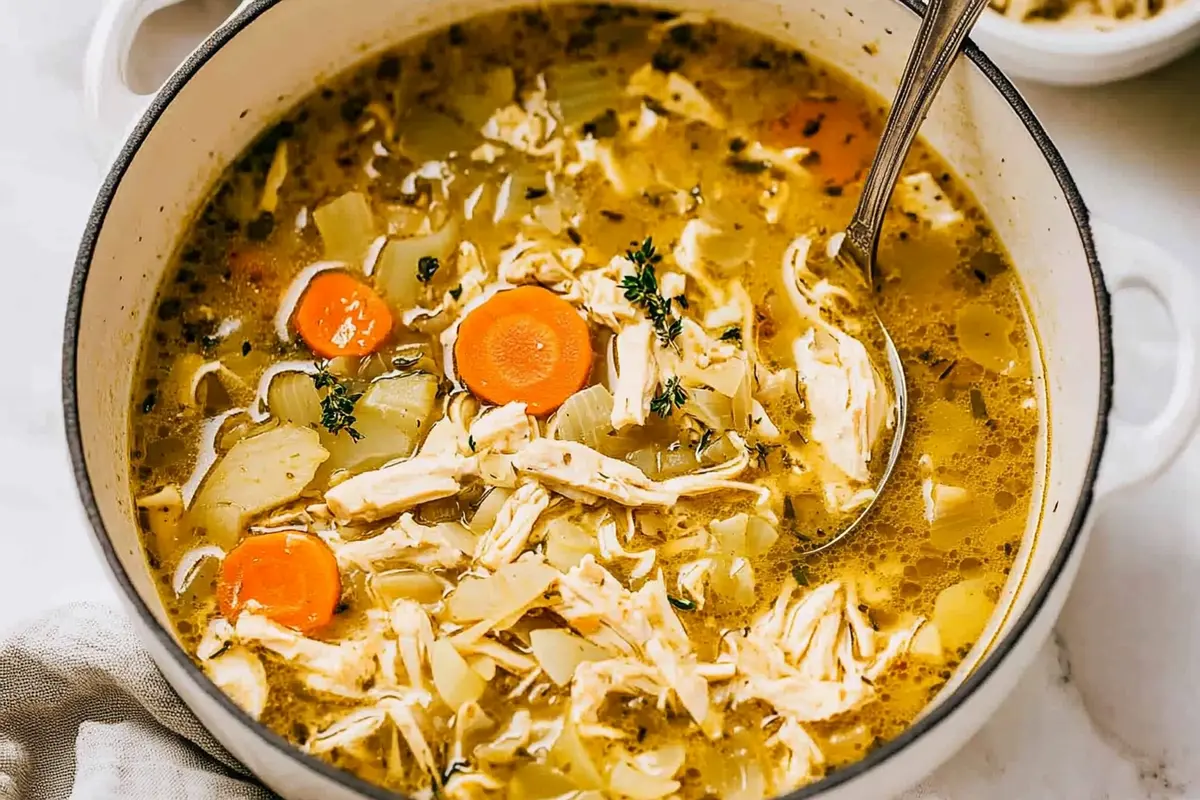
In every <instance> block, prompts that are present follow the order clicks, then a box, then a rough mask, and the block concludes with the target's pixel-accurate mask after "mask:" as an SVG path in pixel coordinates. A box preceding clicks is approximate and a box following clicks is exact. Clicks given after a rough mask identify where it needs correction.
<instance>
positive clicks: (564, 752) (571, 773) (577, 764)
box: [549, 717, 605, 791]
mask: <svg viewBox="0 0 1200 800" xmlns="http://www.w3.org/2000/svg"><path fill="white" fill-rule="evenodd" d="M549 761H550V763H551V764H552V765H554V766H555V767H558V768H559V769H561V770H563V771H564V772H565V773H566V774H567V776H568V778H569V779H570V781H571V782H572V783H574V784H575V785H576V786H578V787H579V788H580V789H589V790H594V791H600V790H602V789H604V788H605V784H604V778H603V776H601V774H600V770H599V769H598V768H597V767H596V762H595V761H593V760H592V756H591V753H589V752H588V749H587V745H586V744H584V742H583V738H582V737H581V736H580V735H579V731H578V730H577V729H576V728H575V724H574V723H573V722H571V720H570V718H569V717H568V718H567V719H565V720H564V721H563V727H562V731H561V732H560V733H559V734H558V738H557V739H556V740H555V741H554V746H553V747H551V748H550V754H549Z"/></svg>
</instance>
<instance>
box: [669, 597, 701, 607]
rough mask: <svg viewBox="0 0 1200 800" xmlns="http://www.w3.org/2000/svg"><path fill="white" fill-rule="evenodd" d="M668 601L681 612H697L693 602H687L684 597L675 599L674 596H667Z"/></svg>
mask: <svg viewBox="0 0 1200 800" xmlns="http://www.w3.org/2000/svg"><path fill="white" fill-rule="evenodd" d="M667 601H668V602H669V603H670V604H671V605H672V606H674V607H675V608H678V609H679V610H680V611H695V610H696V604H695V603H693V602H692V601H691V600H687V599H685V598H682V597H675V596H674V595H667Z"/></svg>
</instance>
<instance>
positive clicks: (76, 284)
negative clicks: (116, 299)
mask: <svg viewBox="0 0 1200 800" xmlns="http://www.w3.org/2000/svg"><path fill="white" fill-rule="evenodd" d="M281 1H282V0H254V2H252V3H251V4H250V5H248V6H247V7H246V8H244V9H243V10H241V11H240V12H239V13H238V14H237V15H236V16H235V17H234V18H233V19H232V20H231V21H230V22H229V23H227V24H226V25H224V26H223V27H222V28H221V29H220V30H218V31H217V32H216V33H215V34H213V35H212V36H211V37H209V38H208V39H207V40H206V41H205V42H204V43H203V44H202V45H200V47H199V48H198V49H197V50H196V51H195V52H194V53H193V54H192V55H191V56H190V57H189V58H188V59H187V61H186V62H184V64H183V65H182V66H181V67H180V68H179V69H178V70H177V71H176V72H175V73H174V74H173V75H172V76H171V77H170V78H169V79H168V80H167V82H166V83H165V84H164V85H163V87H162V89H160V90H159V92H158V94H157V95H156V96H155V97H154V99H153V101H152V102H151V103H150V106H149V108H148V109H147V111H146V112H145V114H144V115H143V116H142V119H141V120H140V121H139V123H138V125H137V127H136V128H135V129H134V131H133V133H132V134H130V136H129V138H128V139H127V140H126V142H125V144H124V146H123V148H122V149H121V152H120V154H119V155H118V156H117V158H116V161H115V163H114V164H113V166H112V168H111V170H110V171H109V173H108V175H107V177H106V179H105V181H104V183H103V185H102V186H101V189H100V192H99V195H98V197H97V199H96V202H95V204H94V206H93V208H92V211H91V215H90V217H89V218H88V222H87V226H86V228H85V230H84V234H83V239H82V242H81V244H80V247H79V252H78V255H77V257H76V261H75V270H74V274H73V276H72V279H71V286H70V294H69V298H68V302H67V314H66V329H65V336H64V339H63V355H62V358H63V362H62V392H63V395H62V403H63V414H64V420H65V425H66V434H67V444H68V447H69V450H70V454H71V464H72V470H73V473H74V476H75V482H76V485H77V487H78V490H79V495H80V499H81V501H82V503H83V506H84V509H85V511H86V512H87V516H88V520H89V522H90V523H91V528H92V532H93V535H94V536H95V539H96V542H97V544H98V546H99V548H100V551H101V553H102V554H103V556H104V559H105V561H106V562H107V563H108V567H109V570H110V572H111V573H112V575H113V577H114V579H115V580H116V582H117V584H118V585H119V587H120V589H121V591H122V593H123V594H124V595H125V599H126V600H127V601H128V603H129V604H130V606H131V607H132V608H133V610H134V611H135V612H136V613H137V615H138V616H139V618H140V619H141V621H142V622H143V624H144V627H145V629H146V630H148V631H149V632H150V634H151V635H152V636H153V637H154V638H155V640H156V641H157V643H158V644H159V645H160V646H161V648H162V650H163V651H164V652H165V653H167V655H168V657H169V658H171V660H172V661H173V662H174V663H175V666H176V667H178V668H179V669H180V670H182V671H183V672H184V673H185V674H186V675H187V676H188V678H189V680H190V681H191V682H192V684H193V685H194V686H195V687H196V688H197V689H199V690H200V691H202V692H204V693H205V695H206V696H207V697H208V699H209V700H211V701H212V702H214V703H216V704H217V705H218V706H220V707H221V709H222V710H223V711H225V712H226V713H228V714H230V715H232V716H233V717H234V718H235V719H237V720H238V721H240V722H241V724H242V725H243V726H244V727H246V728H247V729H249V730H251V731H253V732H254V733H256V734H257V735H258V737H259V738H260V739H261V740H262V741H263V742H264V743H265V744H267V745H268V746H270V747H271V748H273V749H274V750H276V751H278V752H279V753H280V754H281V755H284V756H287V757H289V758H293V759H295V760H296V761H298V762H299V763H300V764H301V765H303V767H305V768H306V769H308V770H311V771H312V772H315V773H317V774H318V775H320V776H321V777H323V778H324V779H326V780H329V781H332V782H333V783H336V784H339V785H340V786H341V787H342V788H344V789H347V790H350V791H353V792H357V793H358V794H360V795H361V796H363V797H366V798H372V800H396V798H397V797H399V795H397V794H395V793H393V792H389V791H387V790H385V789H382V788H380V787H378V786H375V785H373V784H370V783H367V782H366V781H363V780H361V779H359V778H356V777H354V776H353V775H351V774H350V773H348V772H344V771H342V770H340V769H338V768H336V767H333V766H331V765H329V764H327V763H326V762H324V761H321V760H320V759H318V758H316V757H314V756H312V755H309V754H308V753H305V752H303V751H302V750H300V749H299V748H298V747H296V746H295V745H293V744H291V743H290V742H288V741H287V740H286V739H284V738H283V737H281V736H279V735H278V734H276V733H275V732H273V731H271V730H270V729H268V728H267V727H266V726H264V725H263V724H262V723H260V722H258V721H257V720H255V719H253V718H252V717H250V716H249V715H248V714H246V713H245V712H244V711H242V709H241V708H240V707H238V706H237V705H236V704H235V703H233V701H231V700H230V699H229V698H228V697H227V696H226V695H225V694H224V693H223V692H222V691H221V690H220V689H218V688H217V687H216V685H215V684H213V683H212V681H211V680H209V678H208V676H207V675H206V674H205V673H204V672H203V670H201V669H200V668H199V667H198V666H197V665H196V664H195V663H194V662H193V661H192V659H191V658H190V657H189V656H188V655H187V653H185V652H184V651H183V650H182V648H180V647H179V646H178V645H177V644H176V643H175V640H174V638H173V637H172V635H171V634H170V633H169V632H168V631H167V630H166V629H165V628H163V627H162V626H161V625H159V623H158V621H157V619H156V618H155V616H154V614H153V612H152V611H151V610H150V607H149V606H148V605H147V603H146V602H145V600H143V599H142V597H141V596H140V595H139V594H138V593H137V591H136V589H135V588H134V585H133V582H132V580H131V579H130V576H129V575H128V574H127V573H126V572H125V569H124V567H123V566H122V564H121V560H120V558H119V557H118V555H117V552H116V549H115V547H114V546H113V544H112V541H111V540H110V539H109V537H108V533H107V531H106V529H105V527H104V522H103V520H102V519H101V517H100V511H99V507H98V505H97V502H96V497H95V491H94V487H93V485H92V481H91V478H90V476H89V474H88V469H87V463H86V459H85V458H84V452H83V436H82V432H81V430H80V423H79V407H78V402H79V397H78V393H77V390H76V379H77V375H76V361H77V351H78V345H79V335H80V314H81V312H82V306H83V296H84V291H85V288H86V285H87V278H88V272H89V270H90V268H91V262H92V256H93V253H94V251H95V248H96V244H97V241H98V240H99V237H100V231H101V228H102V227H103V225H104V220H105V217H106V215H107V213H108V209H109V206H110V205H111V203H112V201H113V198H114V197H115V196H116V193H117V190H118V188H119V186H120V183H121V179H122V177H123V176H124V174H125V172H126V171H127V170H128V168H129V166H130V164H131V163H132V162H133V160H134V158H135V157H136V156H137V154H138V151H139V150H140V148H141V146H142V144H143V143H144V142H145V140H146V138H147V137H148V136H149V134H150V132H151V131H152V130H153V128H154V126H155V124H156V123H157V121H158V119H159V118H160V117H161V116H162V115H163V113H164V112H165V110H166V109H167V107H168V106H169V105H170V104H171V102H172V100H174V98H175V97H176V96H177V95H178V94H179V92H180V91H181V90H182V89H183V87H184V86H185V85H186V84H187V83H188V81H189V80H191V78H192V77H193V76H194V75H196V73H197V72H199V71H200V70H201V68H203V66H204V65H205V64H206V63H207V62H208V60H209V59H210V58H212V57H213V56H214V55H215V54H216V53H217V51H219V50H220V49H221V47H223V46H224V45H225V44H226V43H227V42H229V41H230V40H231V39H232V38H233V37H234V36H236V35H237V34H238V33H239V32H240V31H242V30H244V29H245V28H246V27H247V26H248V25H250V24H251V23H253V22H254V21H255V20H256V19H258V18H259V17H260V16H261V15H262V14H264V13H266V12H267V11H269V10H270V9H271V8H272V7H274V6H275V5H276V4H278V3H279V2H281ZM896 1H897V2H899V3H901V4H902V5H904V6H906V7H907V8H908V9H909V10H910V11H912V12H913V13H914V14H916V15H918V16H919V15H921V14H923V13H924V9H925V6H924V4H923V3H922V2H920V0H896ZM964 55H965V56H966V58H968V59H969V60H970V61H971V62H972V64H973V65H974V66H975V68H976V69H978V70H979V72H981V73H982V74H983V75H984V76H985V77H986V78H987V79H988V80H989V81H990V82H991V84H992V86H993V87H994V88H995V89H996V91H997V92H999V93H1000V95H1001V96H1002V97H1003V98H1004V99H1005V100H1006V101H1007V102H1008V104H1009V106H1011V108H1012V110H1013V112H1014V113H1015V114H1016V115H1017V117H1018V118H1019V119H1020V120H1021V122H1022V123H1024V125H1025V128H1026V130H1027V131H1028V132H1029V135H1030V136H1031V137H1032V138H1033V140H1034V142H1035V143H1036V144H1037V145H1038V148H1039V149H1040V150H1041V151H1042V154H1043V156H1044V157H1045V159H1046V162H1047V163H1048V164H1049V165H1050V168H1051V170H1052V171H1053V172H1054V175H1055V177H1056V178H1057V179H1058V183H1059V185H1060V187H1061V188H1062V191H1063V196H1064V199H1065V200H1066V203H1067V205H1068V206H1069V207H1070V209H1071V213H1072V215H1073V216H1074V218H1075V223H1076V226H1077V227H1078V230H1079V236H1080V240H1081V242H1082V244H1083V249H1084V253H1085V255H1086V257H1087V264H1088V269H1089V270H1090V271H1091V278H1092V287H1093V291H1094V294H1095V302H1096V313H1097V318H1098V320H1099V334H1100V342H1099V344H1100V404H1099V413H1098V415H1097V418H1096V428H1095V437H1094V439H1093V441H1092V447H1091V452H1090V453H1089V455H1088V467H1087V472H1086V477H1085V480H1084V484H1083V487H1082V489H1081V491H1080V495H1079V499H1078V502H1077V503H1076V506H1075V510H1074V512H1073V513H1072V515H1071V519H1070V521H1069V522H1068V524H1067V529H1066V532H1065V534H1064V538H1063V541H1062V543H1061V544H1060V545H1059V547H1058V551H1057V552H1056V553H1055V556H1054V559H1053V561H1052V562H1051V564H1050V567H1049V569H1048V571H1047V573H1046V576H1045V578H1044V579H1043V580H1042V582H1041V584H1040V585H1039V586H1038V587H1037V588H1036V590H1034V592H1033V595H1032V598H1031V601H1030V603H1029V606H1028V607H1027V608H1026V609H1025V611H1024V612H1022V614H1021V615H1020V616H1019V617H1018V618H1017V619H1016V620H1015V621H1014V623H1013V625H1012V628H1011V629H1010V630H1009V632H1008V633H1007V634H1006V635H1005V636H1004V638H1003V639H1001V640H1000V641H999V642H998V643H997V644H996V646H995V647H994V648H993V649H992V650H991V652H989V653H988V654H987V655H986V656H985V657H984V659H983V660H982V661H981V662H980V663H979V664H978V665H977V666H976V668H975V670H974V671H973V672H972V673H971V674H970V675H969V676H967V678H966V679H965V680H964V681H963V682H962V683H961V684H960V685H959V686H958V687H957V688H956V689H955V690H954V691H953V692H952V693H951V694H950V696H949V697H946V698H944V699H943V700H942V701H941V702H940V703H939V704H938V705H937V706H936V707H934V708H932V709H931V710H930V711H929V712H928V713H927V714H926V715H925V716H924V717H922V718H920V719H919V720H917V721H916V722H915V723H913V725H912V726H911V727H909V728H908V729H907V730H906V731H904V733H902V734H900V735H899V736H897V737H896V738H895V739H892V740H890V741H888V742H886V743H885V744H883V745H881V746H879V747H878V748H876V749H875V750H873V751H872V752H871V753H869V754H868V755H867V756H865V757H864V758H863V759H862V760H861V761H858V762H856V763H854V764H852V765H850V766H848V767H845V768H843V769H839V770H837V771H835V772H833V773H831V774H829V775H828V776H826V777H825V778H823V779H821V780H819V781H817V782H815V783H812V784H810V785H808V786H805V787H803V788H801V789H799V790H797V791H795V792H792V793H791V794H789V795H787V796H786V798H785V800H807V799H808V798H815V797H817V796H818V795H820V794H822V793H823V792H826V791H830V790H833V789H835V788H837V787H840V786H842V785H843V784H847V783H849V782H851V781H853V780H855V779H856V778H858V777H860V776H862V775H863V774H865V773H867V772H868V771H870V770H872V769H874V768H875V767H878V766H880V765H882V764H883V763H885V762H887V761H890V760H891V759H893V758H895V757H897V756H899V755H901V754H902V753H904V751H905V750H907V749H908V748H909V747H910V746H911V745H912V744H913V743H914V742H916V741H917V740H918V739H919V738H921V737H922V736H924V735H925V734H927V733H929V732H930V731H932V730H933V729H934V728H936V727H937V726H938V725H940V724H941V723H942V722H943V721H945V720H946V719H947V718H948V717H949V716H950V715H951V714H953V713H954V712H955V711H956V710H958V708H959V707H960V706H962V705H963V704H964V703H966V702H967V701H968V700H969V699H970V698H971V697H972V696H974V695H975V694H976V692H977V691H978V690H979V689H980V687H982V686H983V685H984V684H985V683H986V682H987V681H988V680H989V679H990V678H991V677H992V676H993V674H994V673H995V672H996V671H997V670H998V669H999V668H1000V666H1001V664H1002V663H1003V662H1004V661H1005V659H1006V658H1007V656H1008V654H1009V653H1010V652H1011V651H1012V650H1013V649H1014V648H1015V647H1016V646H1017V644H1018V643H1019V642H1020V641H1021V640H1022V638H1023V637H1024V635H1025V634H1026V632H1027V631H1028V630H1029V628H1030V626H1031V625H1032V624H1033V622H1034V620H1035V619H1036V618H1037V617H1038V615H1039V614H1040V613H1041V611H1042V608H1043V606H1044V605H1045V603H1046V600H1047V598H1048V596H1049V595H1050V592H1051V591H1052V590H1053V588H1054V587H1055V586H1056V585H1057V584H1058V581H1059V578H1060V577H1061V576H1062V574H1063V571H1064V569H1065V568H1066V566H1067V564H1068V563H1069V561H1070V559H1071V556H1072V554H1073V553H1074V552H1075V550H1076V548H1077V547H1078V546H1079V544H1080V542H1081V540H1082V533H1083V528H1084V522H1085V520H1086V518H1087V514H1088V511H1089V509H1090V508H1091V504H1092V499H1093V489H1094V485H1095V482H1096V475H1097V471H1098V469H1099V465H1100V458H1101V455H1102V453H1103V452H1104V443H1105V441H1106V439H1107V434H1108V413H1109V410H1110V408H1111V404H1112V390H1113V360H1112V320H1111V315H1110V310H1109V296H1108V291H1107V289H1106V288H1105V284H1104V278H1103V275H1102V274H1101V271H1100V263H1099V260H1098V258H1097V256H1096V249H1095V244H1094V242H1093V240H1092V230H1091V225H1090V222H1089V215H1088V210H1087V206H1086V205H1085V204H1084V202H1083V198H1082V197H1081V196H1080V193H1079V189H1078V187H1077V186H1076V184H1075V181H1074V179H1073V178H1072V177H1071V174H1070V172H1069V171H1068V169H1067V166H1066V163H1065V162H1064V161H1063V158H1062V156H1061V154H1060V153H1059V151H1058V149H1057V148H1056V147H1055V146H1054V144H1053V142H1051V140H1050V137H1049V136H1048V135H1047V133H1046V131H1045V129H1044V128H1043V127H1042V125H1041V123H1039V122H1038V120H1037V118H1036V117H1035V116H1034V113H1033V111H1032V110H1031V109H1030V108H1029V106H1028V105H1027V104H1026V103H1025V100H1024V99H1023V98H1022V97H1021V95H1020V93H1019V92H1018V91H1017V89H1016V87H1015V86H1013V84H1012V83H1011V82H1010V81H1009V80H1008V78H1006V77H1005V76H1004V74H1003V73H1002V72H1001V71H1000V70H999V69H998V68H997V67H996V65H995V64H993V63H992V61H991V60H990V59H989V58H988V57H987V56H985V55H984V54H983V52H982V51H980V50H979V48H978V47H977V46H976V45H975V44H974V43H973V42H968V44H967V45H966V47H965V49H964Z"/></svg>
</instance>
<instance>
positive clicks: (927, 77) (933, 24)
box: [806, 0, 988, 553]
mask: <svg viewBox="0 0 1200 800" xmlns="http://www.w3.org/2000/svg"><path fill="white" fill-rule="evenodd" d="M987 5H988V0H930V1H929V4H928V6H927V7H926V10H925V16H924V18H922V20H921V27H920V30H918V31H917V39H916V41H915V42H914V43H913V48H912V52H911V53H909V56H908V64H907V65H906V66H905V67H904V75H903V76H902V77H901V78H900V86H899V88H898V89H897V90H896V97H895V99H894V100H893V101H892V108H891V111H890V112H888V118H887V123H886V124H885V125H884V128H883V136H882V138H881V139H880V141H879V148H878V149H877V150H876V151H875V160H874V161H873V162H872V163H871V170H870V171H869V172H868V173H867V179H866V182H865V183H864V185H863V191H862V196H861V197H860V198H859V200H858V207H857V208H856V209H855V210H854V216H853V217H851V218H850V224H849V225H847V226H846V236H845V237H844V238H843V239H842V243H841V246H840V247H839V248H838V253H837V260H838V262H839V263H840V264H842V265H844V266H849V267H852V268H854V269H856V270H859V271H861V273H862V275H863V277H864V278H865V279H866V285H867V286H868V287H871V286H873V285H874V277H875V255H876V251H877V250H878V249H879V233H880V230H881V229H882V228H883V218H884V214H885V213H886V211H887V205H888V201H889V200H890V199H891V197H892V190H893V189H894V188H895V187H896V180H897V178H899V177H900V169H901V167H902V166H903V165H904V159H905V158H906V157H907V156H908V151H909V150H910V149H911V148H912V143H913V141H914V140H915V139H916V138H917V130H918V129H919V128H920V127H921V123H922V122H924V121H925V115H926V114H927V113H928V112H929V106H930V105H931V104H932V103H933V98H934V97H935V96H937V93H938V90H939V89H941V88H942V84H943V83H944V82H945V80H946V76H947V75H948V74H950V67H951V66H953V64H954V59H955V58H956V57H957V56H958V52H959V50H960V49H961V48H962V45H963V42H964V41H965V40H966V38H967V33H968V32H970V30H971V28H972V27H974V25H975V22H976V20H978V19H979V15H980V14H981V13H983V9H984V8H986V7H987ZM869 317H870V319H873V320H874V323H875V327H876V330H875V331H874V333H876V334H878V335H877V336H876V337H873V338H876V339H877V340H878V342H879V343H880V344H882V348H883V350H884V352H885V354H886V356H887V362H888V370H889V371H890V372H891V378H892V391H893V394H894V395H895V398H894V399H895V403H896V418H895V424H894V428H893V434H892V445H891V450H890V451H889V452H888V460H887V466H886V467H885V468H884V470H883V474H882V475H881V476H880V478H879V482H878V483H877V484H876V487H875V497H874V498H873V499H872V500H871V502H870V503H868V504H867V505H866V507H864V508H863V509H862V511H861V512H860V513H859V514H858V516H857V517H855V518H854V521H853V522H851V523H850V524H849V525H847V526H846V527H845V528H844V529H842V530H841V531H840V532H838V533H837V535H835V536H833V537H832V538H830V539H828V540H826V541H822V542H820V543H819V544H817V546H815V547H813V548H812V549H810V550H808V551H806V552H808V553H815V552H817V551H819V550H824V549H825V548H827V547H830V546H832V545H833V544H835V543H837V542H839V541H841V540H842V539H844V538H846V537H847V536H849V535H850V534H851V533H853V532H854V531H855V530H856V529H857V528H858V527H859V526H860V525H861V524H862V522H863V520H864V519H866V517H867V515H868V514H870V513H871V509H873V508H874V507H875V504H876V503H877V502H879V497H880V496H881V495H882V493H883V488H884V486H885V485H886V484H887V482H888V480H889V479H890V478H891V477H892V470H893V469H894V468H895V466H896V461H897V460H898V459H899V458H900V450H901V447H902V446H903V444H904V428H905V423H906V422H907V420H908V384H907V383H906V382H905V379H904V364H903V363H902V362H901V361H900V353H899V352H898V351H897V350H896V343H895V342H893V341H892V337H891V335H890V334H889V333H888V331H887V328H886V327H884V324H883V322H882V321H881V320H880V319H879V317H878V315H876V314H875V313H874V312H872V313H871V314H870V315H869ZM867 324H868V325H870V321H869V320H868V321H867Z"/></svg>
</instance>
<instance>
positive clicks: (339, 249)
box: [313, 192, 378, 264]
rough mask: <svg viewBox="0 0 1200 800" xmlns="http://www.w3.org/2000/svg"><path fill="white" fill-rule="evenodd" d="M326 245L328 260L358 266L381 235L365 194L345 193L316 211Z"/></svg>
mask: <svg viewBox="0 0 1200 800" xmlns="http://www.w3.org/2000/svg"><path fill="white" fill-rule="evenodd" d="M313 221H314V222H315V223H316V224H317V230H319V231H320V232H321V241H323V242H324V243H325V258H327V259H329V260H330V261H345V262H347V263H350V264H357V263H359V262H360V261H362V258H363V255H364V254H365V253H366V252H367V248H369V247H370V246H371V242H373V241H374V240H375V237H376V236H377V235H378V231H377V230H376V225H375V214H374V212H372V211H371V204H370V202H369V201H368V200H367V198H366V195H364V194H362V193H361V192H346V193H345V194H344V195H342V196H341V197H339V198H337V199H336V200H333V201H331V202H329V203H326V204H325V205H323V206H321V207H320V208H318V209H317V210H316V211H314V212H313Z"/></svg>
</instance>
